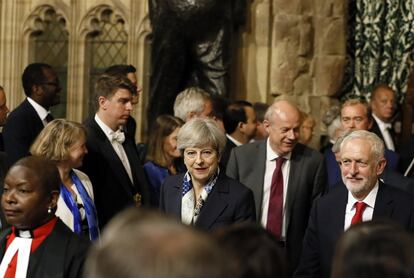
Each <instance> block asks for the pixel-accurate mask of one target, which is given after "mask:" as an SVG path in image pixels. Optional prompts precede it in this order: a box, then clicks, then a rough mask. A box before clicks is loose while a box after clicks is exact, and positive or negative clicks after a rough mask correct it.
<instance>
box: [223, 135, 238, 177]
mask: <svg viewBox="0 0 414 278" xmlns="http://www.w3.org/2000/svg"><path fill="white" fill-rule="evenodd" d="M235 147H237V146H236V144H234V143H233V142H232V141H231V140H230V139H229V138H227V140H226V146H225V147H224V151H223V154H222V155H221V158H220V169H223V171H226V166H227V162H228V161H229V157H230V153H231V150H232V149H233V148H235Z"/></svg>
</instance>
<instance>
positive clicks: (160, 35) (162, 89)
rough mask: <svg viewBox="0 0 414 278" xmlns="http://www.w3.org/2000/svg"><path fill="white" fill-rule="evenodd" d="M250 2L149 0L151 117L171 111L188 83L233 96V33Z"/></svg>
mask: <svg viewBox="0 0 414 278" xmlns="http://www.w3.org/2000/svg"><path fill="white" fill-rule="evenodd" d="M248 2H250V0H149V7H150V19H151V23H152V28H153V29H152V30H153V43H152V53H151V66H152V68H151V79H150V103H149V111H148V112H149V113H148V118H149V119H155V118H156V117H157V116H158V115H160V114H164V113H167V114H172V113H173V108H172V107H173V103H174V99H175V97H176V95H177V94H178V93H179V92H180V91H182V90H184V89H185V88H186V87H189V86H197V87H200V88H202V89H204V90H205V91H207V92H209V93H210V94H212V95H222V96H227V95H228V87H229V74H230V73H229V71H230V61H231V56H232V51H231V50H232V49H231V43H232V34H234V33H235V30H236V29H237V28H238V27H239V26H240V25H242V24H243V23H244V22H245V18H246V12H247V3H248ZM149 121H150V122H151V120H149Z"/></svg>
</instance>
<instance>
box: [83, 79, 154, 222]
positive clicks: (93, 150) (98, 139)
mask: <svg viewBox="0 0 414 278" xmlns="http://www.w3.org/2000/svg"><path fill="white" fill-rule="evenodd" d="M135 90H136V87H135V86H134V85H133V84H132V83H131V81H130V80H129V79H128V78H127V77H126V76H123V75H107V74H104V75H102V76H100V77H99V78H98V80H97V81H96V84H95V95H96V105H97V110H96V114H95V115H93V116H91V117H89V118H88V119H86V121H85V123H84V124H85V126H86V128H87V130H88V138H87V143H86V146H87V149H88V154H87V155H86V156H85V158H84V160H83V167H82V170H83V171H84V172H85V173H86V174H87V175H88V176H89V178H90V180H91V181H92V186H93V190H94V195H95V205H96V210H97V213H98V219H99V225H100V228H102V227H103V226H105V224H106V223H107V222H108V221H109V220H110V219H111V218H112V217H113V216H114V215H115V214H117V213H118V212H119V211H121V210H122V209H124V208H125V207H127V206H131V205H135V206H140V205H142V204H148V203H149V197H148V194H149V193H148V185H147V182H146V180H145V173H144V170H143V168H142V167H141V166H140V161H139V157H138V152H137V149H136V147H135V142H134V141H133V139H132V138H131V136H125V134H124V131H123V130H122V128H123V126H124V125H125V123H126V122H127V120H128V119H129V117H130V113H131V110H132V94H133V92H135Z"/></svg>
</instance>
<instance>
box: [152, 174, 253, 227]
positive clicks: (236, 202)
mask: <svg viewBox="0 0 414 278" xmlns="http://www.w3.org/2000/svg"><path fill="white" fill-rule="evenodd" d="M183 177H184V174H180V175H175V176H169V177H167V178H166V179H165V180H164V182H163V184H162V186H161V197H160V210H161V211H164V212H166V213H168V214H172V215H174V216H176V217H178V218H179V219H181V196H182V185H183ZM255 220H256V216H255V208H254V199H253V193H252V191H251V190H250V189H248V188H247V187H245V186H244V185H243V184H240V183H239V182H237V181H235V180H233V179H230V178H229V177H227V176H226V175H225V174H224V173H221V174H220V175H219V177H218V179H217V182H216V184H215V185H214V187H213V190H212V191H211V192H210V194H209V195H208V197H207V200H206V202H205V203H204V206H203V207H202V209H201V212H200V215H199V216H198V219H197V222H196V223H195V226H196V227H199V228H201V229H204V230H213V229H216V228H218V227H223V226H228V225H231V224H233V223H237V222H244V221H251V222H254V221H255Z"/></svg>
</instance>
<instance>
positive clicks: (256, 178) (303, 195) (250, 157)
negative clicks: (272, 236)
mask: <svg viewBox="0 0 414 278" xmlns="http://www.w3.org/2000/svg"><path fill="white" fill-rule="evenodd" d="M266 142H267V141H266V140H263V141H258V142H253V143H249V144H245V145H243V146H240V147H237V148H234V149H233V151H232V153H231V155H230V159H229V162H228V164H227V172H226V173H227V175H228V176H229V177H231V178H234V179H236V180H238V181H240V182H241V183H243V184H245V185H246V186H247V187H249V188H250V189H252V191H253V194H254V199H255V205H256V218H257V219H258V221H260V219H261V216H262V200H263V186H264V185H263V183H264V175H265V168H266ZM325 184H326V171H325V164H324V161H323V156H322V154H320V153H319V152H317V151H315V150H312V149H310V148H308V147H306V146H304V145H302V144H299V143H298V144H297V145H296V146H295V148H294V149H293V151H292V156H291V164H290V173H289V184H288V187H287V193H286V194H287V196H286V204H285V211H286V212H285V213H286V251H287V258H288V260H289V263H290V267H291V268H292V269H294V268H295V267H296V265H297V263H298V261H299V256H300V253H301V251H302V240H303V236H304V234H305V230H306V227H307V224H308V219H309V214H310V210H311V207H312V202H313V200H314V199H315V198H316V197H317V196H319V195H320V194H321V193H322V192H323V191H324V190H325Z"/></svg>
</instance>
